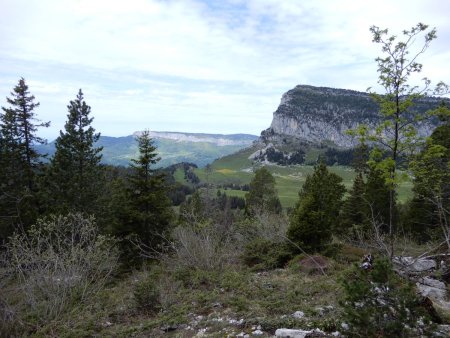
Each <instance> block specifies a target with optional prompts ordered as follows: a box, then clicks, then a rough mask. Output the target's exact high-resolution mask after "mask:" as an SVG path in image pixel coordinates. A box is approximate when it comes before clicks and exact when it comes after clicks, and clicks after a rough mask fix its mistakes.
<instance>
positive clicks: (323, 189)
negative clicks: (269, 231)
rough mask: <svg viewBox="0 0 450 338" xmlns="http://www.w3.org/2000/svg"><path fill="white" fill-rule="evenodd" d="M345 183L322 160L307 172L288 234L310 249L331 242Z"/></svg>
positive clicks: (296, 241) (303, 246) (301, 245)
mask: <svg viewBox="0 0 450 338" xmlns="http://www.w3.org/2000/svg"><path fill="white" fill-rule="evenodd" d="M344 193H345V187H344V185H343V184H342V178H340V177H339V176H337V175H336V174H334V173H330V172H329V171H328V169H327V166H326V165H325V163H323V162H321V163H320V164H319V165H317V166H316V167H315V168H314V172H313V174H312V175H308V176H307V178H306V181H305V184H304V185H303V187H302V190H301V191H300V193H299V197H300V198H299V201H298V203H297V206H296V208H295V210H294V212H293V213H292V215H291V220H290V226H289V228H288V232H287V236H288V238H289V239H290V240H291V241H292V242H294V243H296V244H298V245H299V246H300V247H301V248H302V249H303V250H305V251H309V252H315V251H321V250H323V249H324V248H325V247H326V245H327V244H329V243H330V241H331V238H332V234H333V230H335V228H336V227H337V226H338V223H339V222H338V219H339V213H340V209H341V204H342V197H343V195H344Z"/></svg>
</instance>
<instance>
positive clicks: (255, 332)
mask: <svg viewBox="0 0 450 338" xmlns="http://www.w3.org/2000/svg"><path fill="white" fill-rule="evenodd" d="M263 334H264V332H262V331H261V330H259V329H258V330H255V331H253V332H252V335H254V336H261V335H263Z"/></svg>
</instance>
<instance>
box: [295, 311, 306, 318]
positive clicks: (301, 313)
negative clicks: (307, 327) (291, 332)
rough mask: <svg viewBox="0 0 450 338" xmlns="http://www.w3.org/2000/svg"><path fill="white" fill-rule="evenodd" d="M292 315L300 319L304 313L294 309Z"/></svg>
mask: <svg viewBox="0 0 450 338" xmlns="http://www.w3.org/2000/svg"><path fill="white" fill-rule="evenodd" d="M292 317H294V318H297V319H301V318H303V317H305V313H304V312H303V311H295V312H294V313H293V314H292Z"/></svg>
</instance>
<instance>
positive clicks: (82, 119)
mask: <svg viewBox="0 0 450 338" xmlns="http://www.w3.org/2000/svg"><path fill="white" fill-rule="evenodd" d="M67 108H68V110H69V113H68V115H67V121H66V124H65V126H64V129H65V131H60V135H59V137H58V138H57V139H56V142H55V146H56V152H55V155H54V156H53V158H52V160H51V168H50V175H49V184H50V185H51V197H53V206H51V207H50V209H51V210H52V211H58V212H67V211H69V210H70V211H82V212H90V213H92V212H93V211H94V208H95V204H96V203H95V202H96V200H97V198H98V197H99V196H98V193H99V187H100V185H101V182H102V179H101V178H102V168H101V166H100V160H101V154H100V152H101V150H102V147H95V143H96V142H97V141H98V139H99V137H100V133H95V129H94V128H93V127H92V125H91V124H92V121H93V118H92V117H90V116H89V115H90V113H91V107H90V106H88V105H87V104H86V102H85V101H84V98H83V93H82V91H81V89H80V90H79V92H78V95H77V97H76V99H75V100H74V101H70V104H69V105H68V106H67Z"/></svg>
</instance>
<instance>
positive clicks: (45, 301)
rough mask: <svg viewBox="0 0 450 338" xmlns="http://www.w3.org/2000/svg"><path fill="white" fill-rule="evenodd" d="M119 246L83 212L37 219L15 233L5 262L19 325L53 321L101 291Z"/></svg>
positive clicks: (12, 303) (113, 267) (113, 263)
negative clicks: (26, 228) (12, 286)
mask: <svg viewBox="0 0 450 338" xmlns="http://www.w3.org/2000/svg"><path fill="white" fill-rule="evenodd" d="M116 244H117V242H116V240H115V239H114V238H112V237H109V236H104V235H100V234H99V231H98V229H97V226H96V223H95V220H94V219H93V217H85V216H83V215H81V214H68V215H67V216H55V215H53V216H50V217H47V218H43V219H39V220H38V222H37V223H36V224H35V225H33V226H31V227H30V229H29V230H28V231H27V232H26V233H25V232H17V233H16V234H15V235H14V236H12V237H11V238H10V241H9V242H8V244H7V246H6V260H5V261H3V262H1V266H2V269H3V268H5V269H6V271H9V273H10V275H9V277H10V278H11V280H12V281H13V282H14V283H15V284H16V286H17V288H16V291H15V292H13V293H12V294H11V295H9V297H7V298H6V300H7V301H8V303H9V306H10V307H11V308H12V309H13V311H12V313H14V314H15V315H16V316H17V320H18V323H20V322H24V323H30V324H36V325H38V326H39V325H42V324H43V323H44V322H46V321H49V320H55V319H57V318H58V317H59V316H60V315H61V314H63V313H66V312H67V311H69V310H71V309H73V308H75V307H76V306H77V305H79V304H81V303H83V302H86V301H87V300H88V299H89V298H90V297H92V296H93V295H94V294H96V293H97V292H99V291H100V290H102V289H103V287H104V286H105V284H106V283H107V282H108V281H109V280H110V277H111V275H112V274H113V272H114V271H115V270H116V268H117V259H118V256H119V252H118V249H117V245H116ZM2 277H3V276H2Z"/></svg>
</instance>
